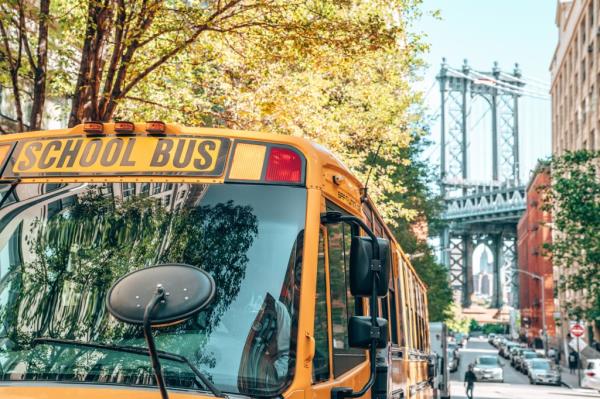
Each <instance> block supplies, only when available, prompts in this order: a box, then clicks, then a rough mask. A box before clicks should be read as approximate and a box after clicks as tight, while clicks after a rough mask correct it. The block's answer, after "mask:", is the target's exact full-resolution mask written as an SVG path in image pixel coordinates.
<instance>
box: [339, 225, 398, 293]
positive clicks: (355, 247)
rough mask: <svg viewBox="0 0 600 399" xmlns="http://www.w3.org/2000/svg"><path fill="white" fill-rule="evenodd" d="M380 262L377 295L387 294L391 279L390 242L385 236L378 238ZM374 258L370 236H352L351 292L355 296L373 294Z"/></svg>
mask: <svg viewBox="0 0 600 399" xmlns="http://www.w3.org/2000/svg"><path fill="white" fill-rule="evenodd" d="M377 242H378V244H379V262H380V267H381V270H380V271H379V279H378V281H377V296H380V297H383V296H386V295H387V292H388V289H389V279H390V259H391V256H390V242H389V241H388V240H386V239H385V238H378V239H377ZM372 260H373V247H372V244H371V238H370V237H362V236H352V245H351V246H350V273H349V274H350V292H351V293H352V295H353V296H367V297H370V296H371V295H372V294H373V284H372V275H373V272H372V271H371V262H372Z"/></svg>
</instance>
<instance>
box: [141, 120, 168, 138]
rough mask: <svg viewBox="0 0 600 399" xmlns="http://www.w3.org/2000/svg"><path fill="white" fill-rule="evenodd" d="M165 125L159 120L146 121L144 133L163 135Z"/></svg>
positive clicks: (165, 128)
mask: <svg viewBox="0 0 600 399" xmlns="http://www.w3.org/2000/svg"><path fill="white" fill-rule="evenodd" d="M166 130H167V125H166V124H165V123H164V122H161V121H150V122H146V133H147V134H148V136H164V135H165V131H166Z"/></svg>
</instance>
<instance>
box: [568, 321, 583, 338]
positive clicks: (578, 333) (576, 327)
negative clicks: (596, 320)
mask: <svg viewBox="0 0 600 399" xmlns="http://www.w3.org/2000/svg"><path fill="white" fill-rule="evenodd" d="M583 332H584V331H583V327H581V325H580V324H575V325H574V326H573V327H571V334H573V335H574V336H576V337H577V338H579V337H581V336H582V335H583Z"/></svg>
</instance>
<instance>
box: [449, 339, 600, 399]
mask: <svg viewBox="0 0 600 399" xmlns="http://www.w3.org/2000/svg"><path fill="white" fill-rule="evenodd" d="M497 353H498V351H497V350H496V348H494V347H493V346H491V345H490V344H488V343H487V341H485V340H483V339H478V338H471V339H470V340H469V342H468V343H467V345H466V348H463V349H461V350H460V365H459V368H458V371H456V372H455V373H452V374H450V380H451V398H452V399H466V395H465V389H464V387H463V382H462V381H463V379H464V375H465V372H466V370H467V367H468V365H469V363H473V362H475V359H476V358H477V356H480V355H492V354H493V355H495V354H497ZM501 360H502V362H504V363H505V366H504V383H491V382H478V383H475V389H474V392H473V393H474V399H583V398H600V394H598V393H596V392H594V391H592V390H589V389H570V388H567V387H564V386H562V387H556V386H546V385H543V386H540V385H530V384H529V380H528V378H527V377H526V376H525V375H524V374H521V373H520V372H518V371H516V370H515V369H514V368H512V367H511V366H510V361H507V360H506V359H501Z"/></svg>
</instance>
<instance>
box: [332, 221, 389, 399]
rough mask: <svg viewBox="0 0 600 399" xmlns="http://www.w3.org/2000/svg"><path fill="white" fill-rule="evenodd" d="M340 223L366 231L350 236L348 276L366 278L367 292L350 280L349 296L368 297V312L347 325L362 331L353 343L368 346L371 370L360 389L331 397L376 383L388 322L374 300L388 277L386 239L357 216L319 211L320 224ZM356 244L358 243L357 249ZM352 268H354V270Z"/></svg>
mask: <svg viewBox="0 0 600 399" xmlns="http://www.w3.org/2000/svg"><path fill="white" fill-rule="evenodd" d="M341 222H346V223H350V224H353V225H355V226H358V227H360V228H361V229H363V231H364V232H365V233H367V236H368V237H361V236H353V237H352V246H351V249H350V259H351V260H350V275H351V280H353V279H354V278H356V279H358V278H359V277H360V276H363V278H366V281H367V282H368V283H370V290H368V292H367V290H365V289H364V287H363V285H362V284H358V285H360V287H359V286H358V285H357V286H356V287H355V288H356V290H352V282H351V292H352V295H354V296H368V297H369V298H370V301H369V305H370V309H369V313H370V315H369V316H363V317H358V316H354V317H353V318H351V320H349V328H352V329H353V332H356V331H357V330H358V331H360V332H361V333H360V334H358V333H356V336H355V337H353V343H355V344H356V345H358V344H360V345H361V346H362V347H364V348H365V349H369V362H370V366H371V370H370V371H371V372H370V374H369V380H368V381H367V383H366V384H365V385H364V386H363V387H362V388H361V389H360V390H358V391H354V390H352V389H351V388H348V387H338V388H333V389H332V390H331V399H345V398H359V397H361V396H363V395H364V394H365V393H367V392H368V391H369V389H371V387H372V386H373V384H374V383H375V376H376V374H377V349H378V348H384V347H385V346H386V345H387V321H386V320H385V319H381V318H379V317H377V314H378V300H377V299H378V297H381V296H385V295H386V294H387V289H388V281H387V279H388V278H389V277H388V276H389V263H388V259H389V258H390V256H389V242H388V241H387V240H384V239H379V238H377V236H375V234H374V233H373V231H371V229H370V228H369V226H367V225H366V223H365V222H364V221H363V220H362V219H360V218H358V217H356V216H352V215H344V214H342V213H341V212H336V211H329V212H325V213H322V214H321V223H322V224H325V225H327V224H335V223H341ZM355 245H356V246H357V247H356V248H355ZM369 249H370V251H369ZM353 250H354V252H355V255H354V257H353V256H352V251H353ZM382 250H383V253H382ZM369 255H370V256H369ZM353 259H354V261H353ZM382 260H383V262H382ZM353 269H356V270H354V271H353ZM352 276H354V277H352ZM381 286H384V288H385V290H382V289H381V288H380V287H381ZM380 292H382V295H380ZM367 320H370V325H369V324H366V326H365V322H367ZM381 320H383V325H384V326H385V333H382V331H383V329H382V323H381ZM367 323H368V322H367ZM365 327H366V328H365ZM363 331H364V334H366V335H368V336H369V337H368V339H367V342H365V341H364V340H363V339H358V338H359V336H360V337H361V338H362V336H363ZM355 338H356V339H355ZM369 340H370V343H369Z"/></svg>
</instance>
